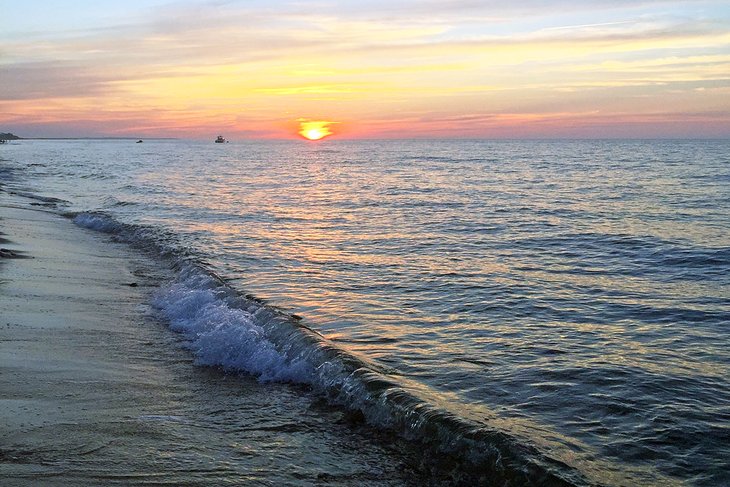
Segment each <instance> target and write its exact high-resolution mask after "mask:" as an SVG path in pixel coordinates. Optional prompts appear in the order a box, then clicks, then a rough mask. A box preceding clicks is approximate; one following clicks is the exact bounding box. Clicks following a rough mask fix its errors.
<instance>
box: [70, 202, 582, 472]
mask: <svg viewBox="0 0 730 487" xmlns="http://www.w3.org/2000/svg"><path fill="white" fill-rule="evenodd" d="M70 216H72V217H73V220H74V222H75V223H76V224H78V225H79V226H82V227H86V228H89V229H93V230H96V231H101V232H105V233H109V234H113V235H114V236H115V237H116V238H118V239H120V240H123V241H126V242H128V243H130V244H132V245H134V246H138V247H142V248H144V249H146V250H148V251H155V252H157V253H159V254H160V255H164V256H166V257H169V258H170V262H171V265H172V266H173V267H174V268H175V269H176V270H177V277H176V279H175V281H174V282H172V283H170V284H168V285H166V286H164V287H162V288H161V289H159V290H158V291H157V292H156V293H155V296H154V299H153V306H154V307H155V308H156V309H157V310H158V311H159V313H160V314H161V316H162V317H163V319H164V320H165V321H167V322H168V323H169V326H170V328H171V329H172V330H174V331H175V332H178V333H181V334H182V335H183V336H184V338H185V340H186V346H187V348H189V349H190V350H191V352H192V353H193V354H194V356H195V358H196V362H197V363H198V364H200V365H206V366H215V367H221V368H223V369H226V370H229V371H235V372H245V373H248V374H251V375H253V376H255V377H257V378H258V380H259V381H262V382H269V381H278V382H291V383H298V384H304V385H307V386H309V387H311V389H312V390H314V391H315V392H316V393H318V394H320V395H323V396H325V397H326V398H327V399H328V400H329V401H330V402H331V403H333V404H337V405H339V406H342V407H345V408H347V409H349V410H350V411H352V412H355V413H358V414H361V415H362V417H363V418H364V419H365V420H366V421H367V422H368V423H369V424H371V425H373V426H376V427H379V428H384V429H387V430H389V431H393V432H396V433H397V434H400V435H401V436H403V437H405V438H407V439H409V440H412V441H417V442H420V443H421V444H422V445H423V448H422V449H421V450H422V451H423V454H424V461H423V463H424V465H433V464H435V463H436V462H431V461H430V460H429V458H431V459H433V458H439V459H442V458H443V457H448V458H449V462H450V463H449V464H450V465H451V467H450V468H452V469H453V472H454V479H455V481H456V482H457V483H464V484H467V483H468V484H473V483H488V484H490V485H551V486H553V485H554V486H563V485H565V486H568V485H589V484H590V482H588V481H587V480H586V479H585V478H584V477H583V476H582V475H581V474H580V472H578V471H577V470H575V469H573V468H572V467H570V466H568V465H566V464H564V463H562V462H560V461H559V460H556V459H554V458H551V457H549V456H547V455H545V454H544V453H542V452H541V451H540V450H539V449H538V448H536V447H534V446H532V445H529V444H525V443H523V442H520V441H519V440H518V439H516V438H515V437H513V436H511V435H510V434H508V433H507V432H504V431H500V430H497V429H493V428H490V427H487V426H485V425H483V424H477V423H474V422H472V421H469V420H467V419H465V418H462V417H459V416H457V415H454V414H453V413H451V412H449V411H447V410H444V409H441V408H438V407H436V406H434V405H432V404H429V403H428V402H427V401H425V400H423V399H422V398H420V397H418V395H417V394H415V393H414V392H412V391H410V390H409V389H408V388H407V387H406V386H404V384H403V381H401V380H399V377H398V376H397V375H396V374H394V373H392V372H391V371H389V370H387V369H385V368H383V367H381V366H380V365H378V364H376V363H372V362H370V361H368V360H367V359H364V358H362V357H359V356H356V355H354V354H352V353H350V352H349V351H347V350H345V349H343V348H340V347H338V346H336V345H334V344H333V343H332V342H330V341H329V340H327V339H326V338H324V337H323V336H321V335H320V334H319V333H317V332H316V331H314V330H312V329H311V328H309V327H307V326H305V325H304V324H303V323H301V321H300V320H298V319H296V318H295V317H293V316H290V315H287V314H286V313H283V312H282V311H280V310H278V309H276V308H273V307H271V306H268V305H266V304H265V303H264V302H262V301H261V300H259V299H257V298H255V297H252V296H250V295H246V294H244V293H242V292H240V291H239V290H237V289H235V288H233V287H231V286H230V285H228V284H227V283H226V282H225V281H224V280H223V279H221V278H220V277H218V276H217V275H216V274H215V273H213V272H212V271H210V270H208V269H206V268H205V266H204V265H203V264H202V263H200V262H199V261H197V260H196V259H195V258H192V257H190V256H189V255H188V254H187V253H186V252H184V251H181V250H180V249H179V248H177V249H176V248H175V245H174V243H170V238H169V235H166V234H164V233H161V232H159V231H158V230H157V229H155V228H152V227H145V226H136V225H128V224H124V223H120V222H118V221H116V220H114V219H113V218H111V217H109V216H108V215H105V214H102V213H80V214H76V215H70ZM438 463H439V465H441V466H443V465H444V462H443V461H440V462H438ZM439 468H441V467H439Z"/></svg>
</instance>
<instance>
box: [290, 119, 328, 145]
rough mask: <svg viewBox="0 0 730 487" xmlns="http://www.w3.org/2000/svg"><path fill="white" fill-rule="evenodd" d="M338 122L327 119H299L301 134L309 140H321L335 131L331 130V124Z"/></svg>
mask: <svg viewBox="0 0 730 487" xmlns="http://www.w3.org/2000/svg"><path fill="white" fill-rule="evenodd" d="M334 123H336V122H328V121H325V120H299V135H301V136H302V137H304V138H305V139H308V140H320V139H323V138H325V137H327V136H329V135H332V134H333V133H334V132H332V131H331V130H330V125H332V124H334Z"/></svg>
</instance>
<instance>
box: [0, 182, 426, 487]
mask: <svg viewBox="0 0 730 487" xmlns="http://www.w3.org/2000/svg"><path fill="white" fill-rule="evenodd" d="M30 205H31V202H30V201H28V200H27V198H25V197H23V196H21V195H15V194H12V193H9V192H7V188H6V191H2V190H0V225H1V226H2V235H0V239H2V240H0V242H1V243H2V245H1V246H2V248H3V249H5V255H4V256H3V257H2V258H0V308H1V309H3V316H2V320H0V390H2V391H3V394H2V396H0V478H2V479H3V485H5V486H16V485H17V486H25V485H34V486H35V485H74V486H75V485H100V484H103V485H114V484H119V485H129V484H153V485H159V484H168V485H220V484H221V483H231V482H233V483H234V484H249V483H255V484H258V485H279V484H282V483H291V482H295V483H301V484H304V485H309V484H314V483H317V482H320V481H322V480H327V479H329V480H327V481H328V482H329V483H330V484H334V485H370V484H372V483H373V482H378V483H382V484H383V485H419V484H422V483H423V482H424V481H425V482H428V481H432V480H433V478H432V477H431V476H430V475H426V476H425V477H424V474H423V473H422V472H421V471H420V470H421V468H422V466H421V467H419V466H418V462H419V460H418V459H416V455H415V454H414V449H413V446H412V445H408V444H407V443H404V442H402V441H401V440H394V439H393V438H392V437H391V436H389V435H387V434H382V437H381V438H379V437H380V436H381V434H380V433H379V432H375V431H373V430H372V428H369V427H367V426H365V425H363V424H361V423H360V422H358V421H356V420H355V422H354V423H353V420H352V419H351V418H350V416H349V415H348V413H346V412H344V411H342V410H340V409H337V408H333V407H330V406H327V405H326V404H324V403H323V402H322V401H321V400H320V399H318V398H317V397H315V396H313V395H312V394H310V393H308V392H307V391H306V390H303V389H302V388H301V387H296V386H290V385H288V384H280V383H260V382H257V381H256V380H255V379H254V378H252V377H250V376H246V375H241V374H227V373H224V372H222V371H220V370H219V369H216V368H211V367H199V366H195V364H194V360H193V356H192V354H190V353H189V352H188V351H187V350H184V349H183V348H184V347H183V339H182V338H181V336H180V335H178V334H176V333H173V332H172V331H171V330H169V329H168V328H167V326H165V324H164V323H161V322H160V321H159V320H158V319H157V317H156V316H154V313H153V311H152V309H151V308H150V304H149V303H150V301H151V297H152V294H153V293H154V292H155V290H156V289H158V287H159V285H160V284H161V283H163V282H166V281H168V280H170V279H171V278H172V272H171V271H170V270H168V269H166V268H165V266H164V265H160V264H159V263H156V262H155V261H154V260H153V259H152V258H151V257H149V256H146V255H144V254H142V253H135V252H134V250H133V249H132V248H130V247H129V246H128V245H127V244H124V243H120V242H114V241H113V239H111V238H110V237H109V236H108V235H105V234H99V233H97V232H93V231H91V230H87V229H84V228H80V227H77V226H76V225H74V224H73V223H72V222H71V221H69V220H67V219H65V218H63V217H62V216H60V215H57V214H55V213H53V212H50V211H48V210H44V209H43V208H38V207H33V206H30ZM11 254H12V255H11ZM9 257H12V258H9ZM19 257H22V258H19ZM211 426H212V427H211ZM391 442H394V443H395V444H390V443H391Z"/></svg>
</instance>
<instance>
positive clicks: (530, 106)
mask: <svg viewBox="0 0 730 487" xmlns="http://www.w3.org/2000/svg"><path fill="white" fill-rule="evenodd" d="M513 3H514V4H515V5H511V4H505V3H504V2H496V1H467V0H461V1H439V2H435V1H434V2H423V1H418V2H416V1H412V2H411V1H408V2H385V1H383V2H367V3H354V2H353V3H349V2H344V3H343V2H332V1H322V2H306V1H302V2H284V3H281V2H280V3H267V4H259V3H258V2H256V3H239V2H206V3H195V2H183V3H180V2H178V3H172V4H167V5H164V6H161V7H154V8H151V9H149V10H146V11H139V12H134V13H133V14H131V15H130V16H128V17H126V18H122V19H120V21H119V22H118V23H117V24H116V25H106V26H105V27H104V28H95V27H88V26H86V27H84V28H80V29H75V28H73V26H71V25H69V26H66V27H65V28H55V29H53V30H49V31H42V30H38V29H36V30H34V31H33V32H28V33H26V34H22V33H20V34H17V33H16V34H15V35H14V36H13V37H12V38H7V37H3V36H2V35H0V39H4V40H3V41H2V45H1V46H0V81H1V83H0V122H1V123H3V124H7V123H11V122H12V123H15V124H17V123H20V121H22V120H26V121H27V122H28V123H30V122H31V121H33V120H35V121H38V120H46V121H48V122H49V123H51V121H54V120H62V119H63V117H66V118H65V119H66V120H67V121H71V122H73V120H78V121H79V125H78V126H79V127H82V126H84V127H86V126H85V125H83V124H82V123H81V121H82V120H89V119H94V120H97V121H98V120H99V119H105V120H110V122H109V123H108V124H106V125H103V127H106V129H108V130H112V131H114V132H115V133H117V132H119V131H124V130H128V129H134V130H142V131H146V132H165V133H169V132H170V131H178V132H179V131H183V132H185V133H195V132H196V131H199V130H203V129H205V126H206V125H209V126H221V125H225V124H229V125H230V126H231V127H233V128H235V129H236V130H237V131H240V133H241V134H242V135H249V136H250V135H252V134H257V135H261V134H266V135H276V134H278V135H285V134H284V133H283V132H281V129H280V128H279V127H280V126H281V124H280V123H279V122H277V120H286V119H290V120H293V119H296V118H299V117H314V116H317V117H321V118H323V119H334V118H333V117H340V118H346V119H348V120H352V121H354V120H357V121H358V124H359V125H361V126H363V127H371V128H372V130H370V129H365V128H363V129H362V130H360V131H359V132H358V131H357V130H355V131H353V133H361V134H362V135H367V133H369V132H368V130H370V132H372V133H375V132H377V130H376V129H375V128H374V127H377V126H378V125H379V124H382V123H386V121H387V120H391V119H389V118H387V117H386V118H383V117H382V116H381V115H382V114H383V113H390V114H394V115H397V116H406V118H408V117H410V116H411V114H415V113H423V112H426V113H428V112H432V113H443V112H449V113H454V114H455V115H454V116H456V117H457V118H458V116H462V117H469V116H471V115H472V114H473V113H474V112H478V113H480V115H479V116H480V117H486V118H484V119H483V120H489V121H490V122H489V123H490V124H491V123H498V124H502V126H503V127H509V128H510V130H516V129H517V128H518V125H512V124H511V123H510V120H512V119H510V118H509V117H508V116H506V115H505V114H507V113H523V112H524V113H528V112H529V113H533V114H545V113H553V114H559V116H556V117H557V118H549V120H553V119H555V120H558V119H559V120H563V121H565V120H566V118H565V116H564V115H563V114H566V113H574V114H575V116H577V117H584V118H585V117H589V115H587V114H589V113H598V114H600V116H603V117H605V119H606V120H615V119H616V118H615V117H620V116H626V113H628V112H627V110H628V108H627V107H631V106H633V107H634V109H636V110H643V112H644V113H661V109H662V107H664V110H665V111H666V107H667V106H669V105H670V104H669V103H668V100H670V99H679V100H680V102H679V104H680V105H681V106H682V107H683V108H682V109H683V110H686V111H687V113H689V112H690V111H692V110H693V109H695V110H694V111H700V112H701V111H702V110H704V107H706V106H709V105H714V106H716V107H719V108H720V109H721V110H729V111H730V107H729V106H728V101H726V100H727V98H724V99H723V98H722V97H721V96H720V95H719V94H718V93H720V92H719V91H718V89H719V87H721V86H725V85H723V83H725V82H726V81H727V78H728V76H727V75H726V74H725V73H727V72H729V70H728V67H729V61H728V55H729V54H728V53H729V52H730V8H728V7H726V6H724V5H723V4H722V2H700V1H698V2H691V1H689V2H687V1H684V2H679V1H669V0H657V1H643V2H630V1H628V0H626V1H623V0H622V1H612V2H607V1H587V2H581V3H580V4H577V5H575V4H573V3H572V2H571V3H568V2H567V1H565V2H561V1H558V2H548V1H546V0H529V1H526V2H519V3H517V2H513ZM569 6H571V7H570V8H568V7H569ZM710 11H711V12H713V15H712V16H710V15H709V14H708V12H710ZM699 88H705V91H701V90H700V91H698V89H699ZM678 93H679V95H678ZM637 100H639V101H637ZM673 105H676V103H673ZM517 108H519V110H516V109H517ZM90 110H93V114H92V113H91V112H90ZM313 112H316V114H315V113H313ZM489 113H491V114H493V115H494V117H492V118H489V117H488V116H487V115H488V114H489ZM667 113H669V112H667ZM64 114H65V115H64ZM541 116H542V115H541ZM591 116H592V115H591ZM668 116H669V115H668ZM104 117H106V118H104ZM396 118H397V117H396ZM112 119H113V121H112ZM408 119H410V118H408ZM384 120H385V121H384ZM415 120H417V122H416V124H417V125H418V126H419V127H424V126H426V125H427V126H428V129H424V130H425V131H426V132H428V133H431V132H433V131H434V130H436V129H435V128H434V127H436V126H437V125H438V124H441V125H440V126H441V130H442V131H443V133H444V134H451V133H452V132H454V130H456V129H455V128H454V127H459V130H463V129H464V128H463V127H461V125H460V124H459V123H457V122H456V121H454V119H451V118H448V117H447V118H440V119H437V120H435V121H434V120H429V121H426V120H425V119H423V118H421V117H416V118H415ZM522 120H524V115H523V119H522ZM688 120H689V118H688ZM247 121H248V122H247ZM247 123H250V125H249V126H247ZM390 123H395V122H393V121H392V120H391V122H390ZM535 123H536V122H535ZM703 123H705V122H703ZM708 123H709V122H708ZM125 124H126V125H125ZM261 124H263V125H261ZM424 124H425V125H424ZM351 125H352V124H351ZM547 125H549V124H547ZM70 126H73V124H72V123H71V124H70ZM97 126H102V125H97ZM491 126H492V125H489V124H486V122H484V123H481V124H473V125H472V128H471V129H470V132H469V133H471V132H473V130H474V127H481V129H482V130H487V128H488V127H491ZM399 127H400V128H401V129H402V130H404V131H406V132H408V131H410V132H413V131H414V130H420V129H416V128H415V126H413V125H408V124H404V125H399ZM106 129H105V130H106ZM490 130H491V129H490ZM487 135H488V134H487Z"/></svg>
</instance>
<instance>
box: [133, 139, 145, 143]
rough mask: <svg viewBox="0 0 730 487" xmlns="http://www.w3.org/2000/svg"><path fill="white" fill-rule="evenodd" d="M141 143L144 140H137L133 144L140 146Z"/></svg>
mask: <svg viewBox="0 0 730 487" xmlns="http://www.w3.org/2000/svg"><path fill="white" fill-rule="evenodd" d="M142 142H144V140H142V139H139V140H138V141H137V142H135V144H141V143H142Z"/></svg>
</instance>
